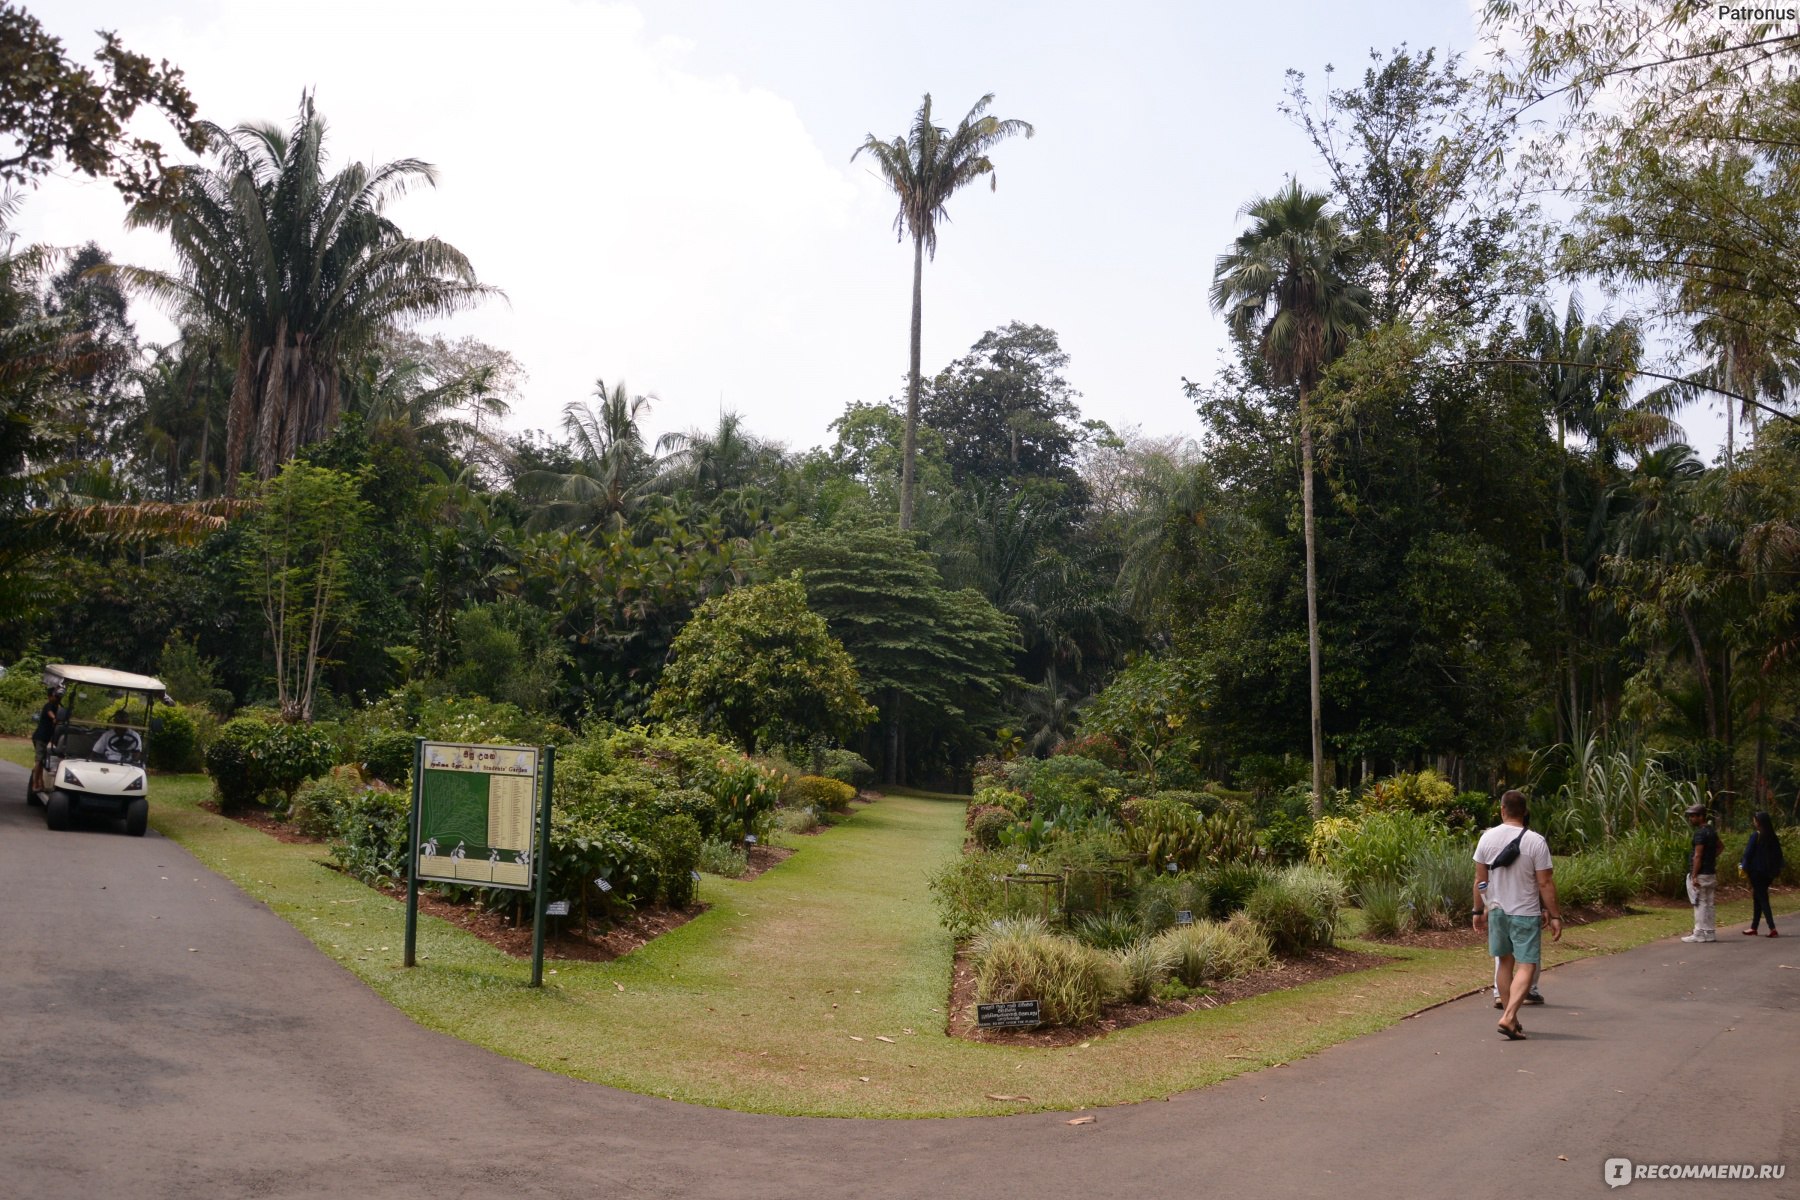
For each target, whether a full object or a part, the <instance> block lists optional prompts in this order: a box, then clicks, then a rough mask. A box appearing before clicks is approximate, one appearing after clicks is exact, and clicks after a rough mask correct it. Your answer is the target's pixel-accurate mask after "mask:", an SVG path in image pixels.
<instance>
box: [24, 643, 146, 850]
mask: <svg viewBox="0 0 1800 1200" xmlns="http://www.w3.org/2000/svg"><path fill="white" fill-rule="evenodd" d="M44 683H45V685H46V686H47V687H54V688H61V689H62V703H61V704H60V705H59V706H58V709H57V721H56V733H55V735H54V736H53V737H52V738H51V740H50V748H49V752H48V753H47V754H46V755H45V759H44V775H43V784H44V790H43V791H39V792H32V793H28V794H27V797H26V799H27V802H28V803H31V804H41V805H43V806H44V820H45V822H46V823H47V824H48V825H49V826H50V828H52V829H67V828H69V826H70V825H72V824H73V823H74V821H75V818H76V817H78V816H81V817H99V818H103V819H106V820H112V821H119V820H122V821H124V822H125V832H126V833H129V834H130V835H131V836H132V837H143V836H144V830H145V829H146V828H147V827H148V824H149V819H150V795H149V772H148V771H147V770H146V769H145V766H144V762H145V755H146V753H147V752H148V751H149V748H150V743H149V738H150V733H151V731H152V729H153V728H154V725H156V724H161V722H160V721H158V722H154V723H153V722H152V719H151V716H150V713H151V710H152V709H153V708H155V706H156V705H157V703H158V702H159V701H161V700H163V699H164V698H165V697H164V692H163V685H162V680H160V679H155V678H153V677H151V676H149V675H133V674H131V673H130V672H128V671H111V670H108V669H106V668H105V667H78V666H71V665H69V664H67V663H57V664H56V665H54V666H50V667H46V668H44Z"/></svg>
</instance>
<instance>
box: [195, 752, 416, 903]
mask: <svg viewBox="0 0 1800 1200" xmlns="http://www.w3.org/2000/svg"><path fill="white" fill-rule="evenodd" d="M229 724H235V722H228V725H229ZM411 816H412V801H411V798H410V797H409V796H407V795H406V794H405V793H404V792H386V791H378V790H375V789H373V788H365V789H363V790H362V791H359V792H356V793H354V794H352V795H351V796H350V798H349V799H348V800H347V801H345V802H344V804H343V805H342V806H341V807H340V809H339V815H338V828H337V840H336V841H334V842H332V844H331V858H332V861H334V862H336V863H337V864H338V866H340V867H342V868H343V869H344V870H345V871H346V872H348V873H349V874H351V875H353V876H355V877H356V878H358V879H360V880H362V881H363V882H364V883H369V884H374V883H380V882H382V881H385V880H390V879H395V880H397V879H404V878H405V877H406V874H407V862H406V857H407V849H408V846H409V845H410V843H411V840H412V830H411V828H410V825H411Z"/></svg>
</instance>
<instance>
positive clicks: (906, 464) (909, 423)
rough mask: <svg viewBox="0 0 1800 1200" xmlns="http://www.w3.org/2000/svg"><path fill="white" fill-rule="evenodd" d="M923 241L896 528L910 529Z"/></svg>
mask: <svg viewBox="0 0 1800 1200" xmlns="http://www.w3.org/2000/svg"><path fill="white" fill-rule="evenodd" d="M924 291H925V239H924V238H923V237H920V236H919V235H918V234H916V233H915V234H914V235H913V309H912V370H911V371H910V373H908V375H907V377H906V438H905V440H904V441H903V442H902V443H901V446H900V528H902V529H911V528H912V526H913V487H914V477H915V475H916V474H917V472H916V470H915V468H914V460H915V459H916V458H917V457H918V452H919V339H920V337H921V336H922V334H923V332H924V328H925V322H924Z"/></svg>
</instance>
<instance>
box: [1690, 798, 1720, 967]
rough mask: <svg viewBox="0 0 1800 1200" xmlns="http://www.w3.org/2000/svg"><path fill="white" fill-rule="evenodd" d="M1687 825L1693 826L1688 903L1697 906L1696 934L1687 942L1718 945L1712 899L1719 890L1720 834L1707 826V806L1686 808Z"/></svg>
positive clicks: (1695, 909)
mask: <svg viewBox="0 0 1800 1200" xmlns="http://www.w3.org/2000/svg"><path fill="white" fill-rule="evenodd" d="M1687 819H1688V824H1689V825H1692V826H1693V827H1694V852H1693V854H1692V855H1691V856H1690V857H1689V858H1688V878H1687V888H1688V900H1689V901H1691V902H1692V903H1693V906H1694V932H1692V933H1690V934H1688V935H1687V936H1686V937H1684V938H1682V939H1681V940H1682V941H1684V942H1716V941H1718V940H1719V931H1718V928H1717V925H1716V920H1715V918H1714V916H1713V899H1714V897H1715V896H1716V895H1717V894H1718V890H1719V835H1718V834H1717V833H1714V832H1713V827H1712V826H1711V825H1708V824H1707V823H1706V805H1704V804H1690V805H1688V807H1687Z"/></svg>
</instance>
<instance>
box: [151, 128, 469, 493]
mask: <svg viewBox="0 0 1800 1200" xmlns="http://www.w3.org/2000/svg"><path fill="white" fill-rule="evenodd" d="M200 128H201V129H202V131H203V133H204V134H205V136H206V137H207V139H208V143H209V145H210V147H211V150H212V152H213V154H214V156H215V157H216V159H217V160H218V165H217V167H214V168H208V167H193V168H186V169H183V170H181V172H180V173H179V177H178V179H177V181H176V188H175V190H174V197H173V199H171V200H166V201H165V200H155V199H153V200H149V201H145V202H143V203H141V204H139V205H137V206H136V207H135V208H134V209H133V210H132V212H131V215H130V218H129V220H130V224H131V225H133V226H134V227H148V228H154V229H161V230H163V231H164V232H166V233H167V234H168V235H169V237H170V239H171V241H173V243H174V247H175V254H176V258H177V260H178V263H179V265H178V267H177V269H176V271H175V272H173V273H165V272H160V271H151V270H144V269H141V268H124V269H122V271H121V273H122V274H124V275H125V276H126V278H127V279H129V280H130V281H131V282H132V283H134V284H136V285H137V286H139V287H140V288H142V289H144V290H145V291H147V292H149V293H150V294H152V295H154V296H156V297H157V298H158V299H161V300H163V301H164V302H165V303H168V304H169V305H171V306H172V307H174V308H176V309H177V310H178V311H180V312H181V313H182V315H183V316H184V317H187V318H188V319H192V320H197V321H201V322H204V323H206V324H208V325H211V326H213V327H215V328H217V329H218V330H219V331H220V332H221V333H223V334H225V335H226V336H227V337H229V338H230V339H231V340H232V341H234V342H235V343H236V349H237V355H238V362H237V376H236V379H235V381H234V383H233V388H232V396H231V406H230V412H229V414H228V416H227V422H226V425H227V430H226V477H227V481H228V483H229V482H230V481H231V480H232V478H233V477H234V476H235V475H236V473H237V471H238V469H239V468H240V467H241V466H242V465H243V462H244V456H245V451H246V449H247V448H248V447H249V446H250V445H251V444H252V443H253V444H254V451H255V466H256V469H257V471H258V473H259V474H260V475H261V476H263V477H264V478H267V477H269V476H270V475H272V474H274V472H275V470H276V468H277V467H278V466H279V465H280V463H281V462H282V461H284V460H285V459H287V458H289V457H291V456H292V455H293V453H294V451H295V450H297V449H298V448H299V447H301V446H303V445H306V444H308V443H310V442H313V441H317V440H318V439H320V438H323V437H325V436H326V435H327V434H329V433H330V432H331V430H332V429H333V428H334V427H335V426H336V423H337V418H338V411H339V404H340V383H341V379H340V375H341V367H342V365H343V364H345V363H347V362H349V361H351V360H352V359H353V358H354V357H355V356H356V355H358V354H360V353H362V352H363V351H365V350H367V349H369V348H370V347H371V346H372V345H373V344H374V342H375V340H376V339H377V338H378V337H379V336H380V335H381V334H382V333H383V332H384V331H386V330H387V329H389V328H390V327H392V326H393V325H395V324H396V323H399V322H402V321H406V320H415V319H418V318H423V317H436V316H444V315H447V314H450V313H454V312H458V311H460V310H462V309H465V308H468V307H470V306H472V305H473V304H475V303H477V302H478V301H480V300H482V299H484V298H486V297H488V296H491V295H495V294H497V293H496V290H495V289H494V288H491V287H488V286H485V285H483V284H481V283H479V282H477V280H476V277H475V270H474V268H473V267H472V266H471V265H470V264H469V261H468V259H467V258H465V257H464V256H463V254H462V253H461V252H460V251H458V250H457V249H456V248H455V247H454V246H451V245H449V244H448V243H446V242H442V241H439V240H438V239H436V238H424V239H417V238H410V237H407V236H406V235H405V234H403V233H402V232H401V231H400V229H399V227H398V226H396V225H395V224H394V223H393V222H392V221H391V220H389V219H388V218H387V217H386V216H385V215H383V212H384V209H385V208H386V206H387V204H388V203H389V202H390V201H392V200H394V199H397V198H398V197H400V196H402V195H404V194H405V193H406V192H407V191H408V190H409V189H411V188H413V187H415V186H417V185H419V184H427V185H429V184H432V183H434V182H435V181H436V175H435V173H434V172H433V170H432V168H431V166H430V165H429V164H427V163H424V162H420V161H419V160H418V159H412V158H404V159H399V160H397V161H395V162H390V163H384V164H381V165H379V166H370V165H365V164H362V163H353V164H351V165H350V166H347V167H345V168H344V169H343V170H342V171H339V172H338V173H337V174H336V175H332V176H329V177H327V176H326V174H325V165H326V154H325V135H326V123H325V119H324V118H323V117H321V116H320V115H319V114H318V112H317V111H316V110H315V108H314V107H313V100H312V96H311V95H310V94H306V95H303V96H302V97H301V101H300V112H299V115H298V117H297V118H296V119H295V122H294V125H293V128H292V129H291V130H289V131H283V130H281V129H280V128H278V127H276V126H274V125H272V124H268V123H251V124H245V125H239V126H238V127H237V128H235V129H232V130H229V131H228V130H225V129H222V128H220V127H218V126H216V125H211V124H205V123H202V124H201V126H200Z"/></svg>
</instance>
